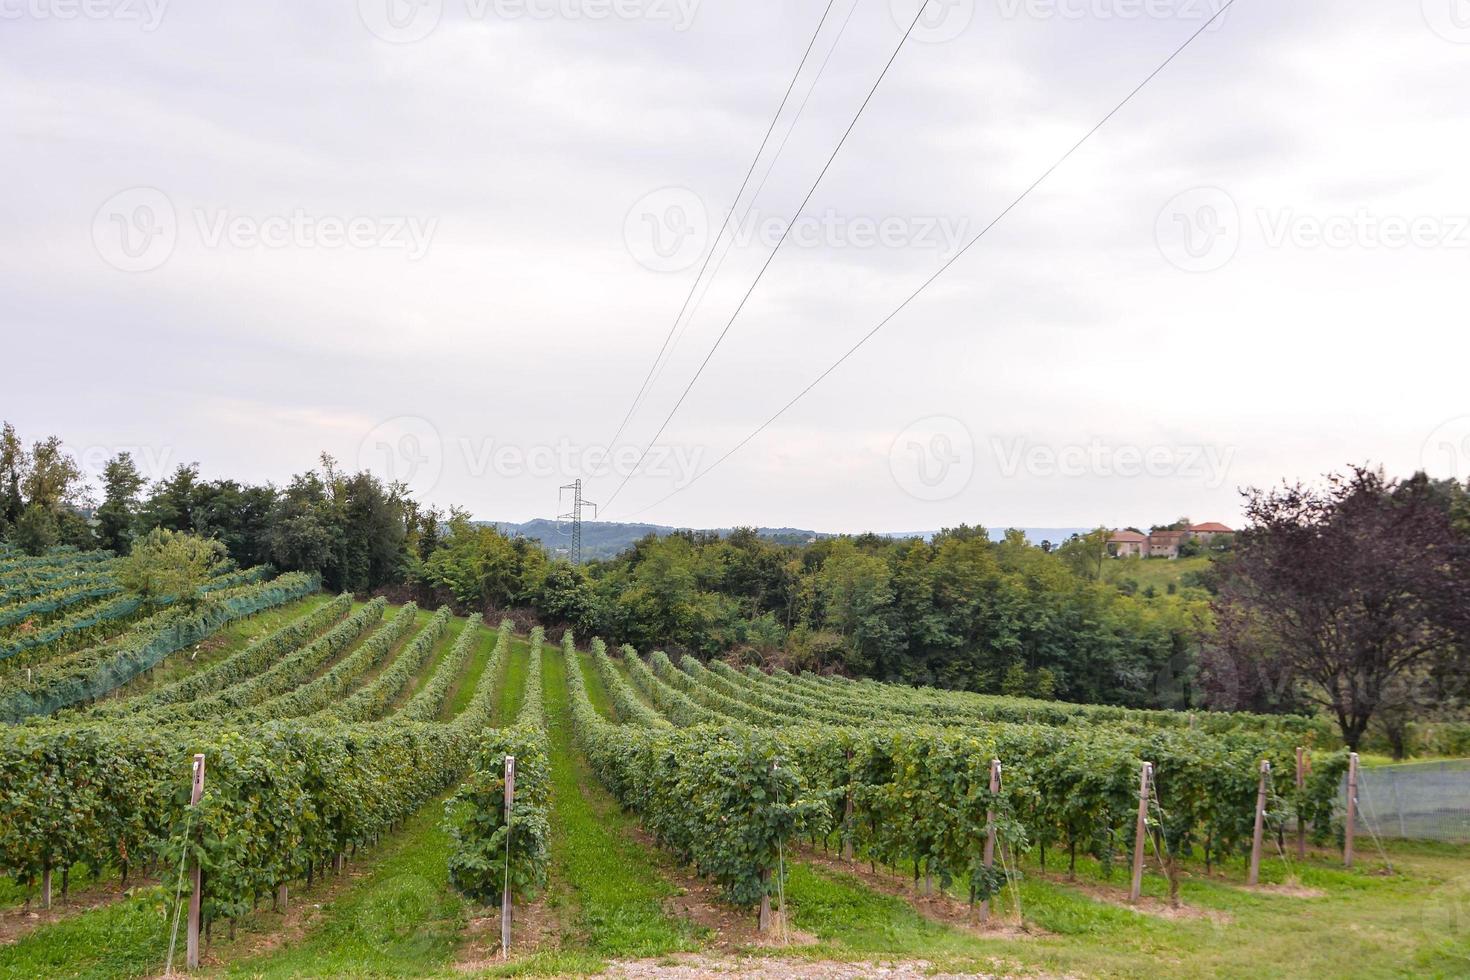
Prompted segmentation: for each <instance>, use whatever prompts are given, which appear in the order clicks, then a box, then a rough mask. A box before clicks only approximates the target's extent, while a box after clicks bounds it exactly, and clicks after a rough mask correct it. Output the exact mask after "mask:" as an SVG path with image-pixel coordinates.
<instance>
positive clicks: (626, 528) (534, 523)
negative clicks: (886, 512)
mask: <svg viewBox="0 0 1470 980" xmlns="http://www.w3.org/2000/svg"><path fill="white" fill-rule="evenodd" d="M480 523H482V524H493V525H495V527H496V528H497V529H498V530H500V531H501V532H502V533H504V534H509V535H511V536H519V537H523V538H529V539H530V540H532V541H539V542H540V543H541V545H542V547H544V548H546V549H547V550H548V551H552V552H555V551H556V550H557V549H559V548H565V547H567V545H568V543H569V541H570V539H569V537H568V535H569V534H570V531H571V528H570V526H569V525H568V526H559V525H558V524H557V522H556V521H551V520H547V519H545V518H540V517H538V518H536V519H535V520H530V521H525V522H523V523H520V524H516V523H512V522H510V521H481V522H480ZM684 530H713V531H715V532H716V533H718V534H721V535H725V534H729V533H730V531H731V530H732V529H731V528H728V527H719V528H675V527H669V526H668V525H666V524H623V523H619V522H617V521H584V522H582V557H583V558H584V559H591V558H612V557H613V556H614V555H617V554H618V553H619V552H623V551H626V550H627V549H629V548H631V547H632V546H633V544H634V542H636V541H638V540H639V539H640V538H643V537H646V536H647V535H650V534H657V535H658V536H659V537H664V536H666V535H669V534H672V533H673V532H674V531H684ZM1021 530H1023V531H1024V532H1026V540H1028V541H1030V542H1031V543H1032V544H1040V543H1041V542H1042V541H1050V542H1052V543H1053V544H1058V543H1060V542H1062V541H1065V540H1067V538H1068V537H1069V536H1070V535H1072V534H1078V533H1085V532H1087V531H1089V530H1091V528H1085V527H1027V528H1022V529H1021ZM756 533H757V534H759V535H760V536H761V537H763V538H767V539H769V540H771V541H775V542H777V543H779V544H806V543H808V542H810V541H816V540H817V539H819V538H833V537H836V536H837V535H835V534H832V533H830V532H824V531H809V530H805V529H802V528H796V527H758V528H756ZM878 533H879V534H882V535H883V536H885V537H890V538H923V539H925V540H926V541H927V540H928V539H929V538H931V537H933V536H934V534H935V532H934V531H880V532H878ZM1004 534H1005V529H1004V528H1000V529H996V528H992V529H991V530H990V536H991V537H992V538H995V539H999V538H1000V537H1001V536H1002V535H1004Z"/></svg>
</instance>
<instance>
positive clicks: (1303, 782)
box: [1296, 745, 1307, 861]
mask: <svg viewBox="0 0 1470 980" xmlns="http://www.w3.org/2000/svg"><path fill="white" fill-rule="evenodd" d="M1306 788H1307V750H1306V749H1304V748H1302V747H1301V746H1300V745H1298V746H1297V747H1296V801H1297V803H1296V805H1297V814H1296V859H1297V860H1298V861H1305V860H1306V859H1307V821H1306V820H1305V819H1303V818H1302V813H1301V806H1302V798H1303V795H1304V791H1305V790H1306Z"/></svg>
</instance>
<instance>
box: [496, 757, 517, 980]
mask: <svg viewBox="0 0 1470 980" xmlns="http://www.w3.org/2000/svg"><path fill="white" fill-rule="evenodd" d="M515 802H516V757H515V756H513V755H508V756H506V757H505V888H504V890H503V891H502V892H501V894H500V958H501V959H502V960H503V959H506V958H508V957H509V956H510V815H511V812H512V810H513V809H514V807H515Z"/></svg>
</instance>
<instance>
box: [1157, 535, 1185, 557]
mask: <svg viewBox="0 0 1470 980" xmlns="http://www.w3.org/2000/svg"><path fill="white" fill-rule="evenodd" d="M1188 538H1189V532H1188V531H1150V532H1149V535H1148V556H1149V557H1150V558H1178V557H1179V546H1180V545H1181V544H1183V543H1184V542H1185V541H1186V540H1187V539H1188Z"/></svg>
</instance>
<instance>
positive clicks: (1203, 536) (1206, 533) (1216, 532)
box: [1189, 521, 1235, 544]
mask: <svg viewBox="0 0 1470 980" xmlns="http://www.w3.org/2000/svg"><path fill="white" fill-rule="evenodd" d="M1189 536H1190V537H1191V538H1192V539H1194V540H1195V541H1203V542H1205V543H1206V544H1208V543H1209V542H1210V541H1213V540H1214V539H1215V538H1217V537H1223V538H1225V539H1227V540H1229V539H1230V538H1233V537H1235V532H1234V531H1233V530H1231V529H1230V528H1228V527H1226V526H1225V525H1224V524H1221V523H1220V522H1219V521H1206V522H1205V523H1204V524H1191V525H1189Z"/></svg>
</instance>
